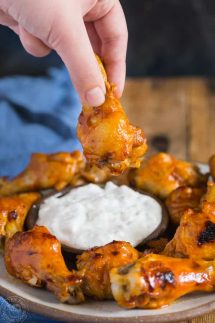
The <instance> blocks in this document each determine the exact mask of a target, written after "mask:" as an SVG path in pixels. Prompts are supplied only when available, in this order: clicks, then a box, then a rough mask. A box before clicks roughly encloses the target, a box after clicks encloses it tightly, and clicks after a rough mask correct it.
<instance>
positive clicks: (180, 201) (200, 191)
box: [165, 186, 205, 225]
mask: <svg viewBox="0 0 215 323" xmlns="http://www.w3.org/2000/svg"><path fill="white" fill-rule="evenodd" d="M204 193H205V189H204V188H193V187H186V186H182V187H178V188H177V189H176V190H174V191H173V192H171V193H170V195H169V196H168V197H167V199H166V201H165V203H166V206H167V209H168V211H169V215H170V219H171V221H172V223H174V224H176V225H179V223H180V221H181V217H182V215H183V214H184V212H185V211H186V210H187V209H189V208H191V209H193V210H200V201H201V198H202V196H203V195H204Z"/></svg>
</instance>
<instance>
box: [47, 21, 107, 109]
mask: <svg viewBox="0 0 215 323" xmlns="http://www.w3.org/2000/svg"><path fill="white" fill-rule="evenodd" d="M49 43H50V46H51V47H52V48H53V49H55V50H56V52H57V53H58V54H59V56H60V57H61V59H62V60H63V62H64V63H65V65H66V66H67V68H68V70H69V73H70V76H71V79H72V82H73V85H74V86H75V88H76V90H77V92H78V93H79V95H80V98H81V101H82V102H83V103H84V104H87V105H90V106H95V107H96V106H99V105H101V104H102V103H104V100H105V91H106V90H105V84H104V80H103V77H102V74H101V72H100V69H99V66H98V63H97V60H96V57H95V54H94V52H93V49H92V46H91V44H90V40H89V38H88V34H87V31H86V28H85V25H84V22H83V19H82V17H81V16H79V17H76V18H75V21H73V23H72V24H71V17H70V18H67V19H65V16H64V19H63V21H62V22H60V21H59V20H58V23H57V24H56V26H55V27H54V29H53V30H52V31H51V33H50V37H49Z"/></svg>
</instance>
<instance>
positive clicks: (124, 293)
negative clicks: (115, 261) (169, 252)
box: [110, 254, 215, 309]
mask: <svg viewBox="0 0 215 323" xmlns="http://www.w3.org/2000/svg"><path fill="white" fill-rule="evenodd" d="M110 280H111V290H112V293H113V296H114V299H115V300H116V301H117V303H118V304H119V305H121V306H123V307H126V308H147V309H155V308H160V307H164V306H167V305H169V304H170V303H172V302H173V301H175V300H176V299H177V298H179V297H181V296H183V295H185V294H187V293H191V292H194V291H205V292H212V291H215V263H214V261H193V260H191V259H177V258H170V257H165V256H161V255H155V254H150V255H147V256H145V257H143V258H140V259H138V260H137V261H136V262H135V263H133V264H130V265H126V266H123V267H120V268H113V269H112V270H111V271H110Z"/></svg>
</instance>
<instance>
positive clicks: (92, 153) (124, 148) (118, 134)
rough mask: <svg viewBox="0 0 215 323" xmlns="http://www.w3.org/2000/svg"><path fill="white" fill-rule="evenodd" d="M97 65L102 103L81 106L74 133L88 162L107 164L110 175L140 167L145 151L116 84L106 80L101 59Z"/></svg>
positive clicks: (141, 138)
mask: <svg viewBox="0 0 215 323" xmlns="http://www.w3.org/2000/svg"><path fill="white" fill-rule="evenodd" d="M98 62H99V66H100V69H101V72H102V75H103V77H104V80H105V85H106V99H105V103H104V104H102V105H101V106H99V107H90V106H83V111H82V113H81V114H80V117H79V122H78V129H77V134H78V138H79V140H80V142H81V144H82V146H83V149H84V155H85V157H86V159H87V161H88V163H89V164H90V165H93V164H95V165H97V166H99V167H102V168H103V167H108V168H109V169H110V171H111V173H112V175H118V174H121V173H122V172H123V171H124V170H126V169H127V168H128V167H139V166H140V161H141V159H142V157H143V155H144V154H145V152H146V150H147V145H146V139H145V136H144V133H143V131H142V130H141V129H140V128H137V127H134V126H132V125H131V124H130V123H129V120H128V118H127V117H126V115H125V112H124V110H123V108H122V106H121V104H120V102H119V100H118V99H117V97H116V95H115V86H114V85H112V84H110V83H109V82H108V80H107V76H106V72H105V70H104V67H103V65H102V63H101V61H100V60H99V59H98Z"/></svg>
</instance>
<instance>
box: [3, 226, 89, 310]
mask: <svg viewBox="0 0 215 323" xmlns="http://www.w3.org/2000/svg"><path fill="white" fill-rule="evenodd" d="M4 260H5V265H6V268H7V271H8V272H9V273H10V274H11V275H12V276H15V277H17V278H19V279H21V280H22V281H23V282H25V283H27V284H29V285H32V286H36V287H42V286H44V287H46V288H47V289H48V290H50V291H51V292H53V293H54V294H55V295H56V297H57V298H58V299H59V300H60V301H61V302H67V303H71V304H75V303H80V302H82V301H83V300H84V297H83V294H82V291H81V287H80V285H81V277H80V275H79V274H78V273H77V272H75V271H69V270H68V269H67V267H66V265H65V262H64V259H63V256H62V254H61V245H60V243H59V241H58V240H57V239H56V238H55V237H54V236H52V235H51V234H50V233H49V231H48V230H47V229H46V228H45V227H38V226H36V227H35V228H34V229H33V230H31V231H26V232H17V233H16V234H15V235H14V236H13V237H12V238H10V239H8V240H7V241H6V244H5V256H4Z"/></svg>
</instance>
